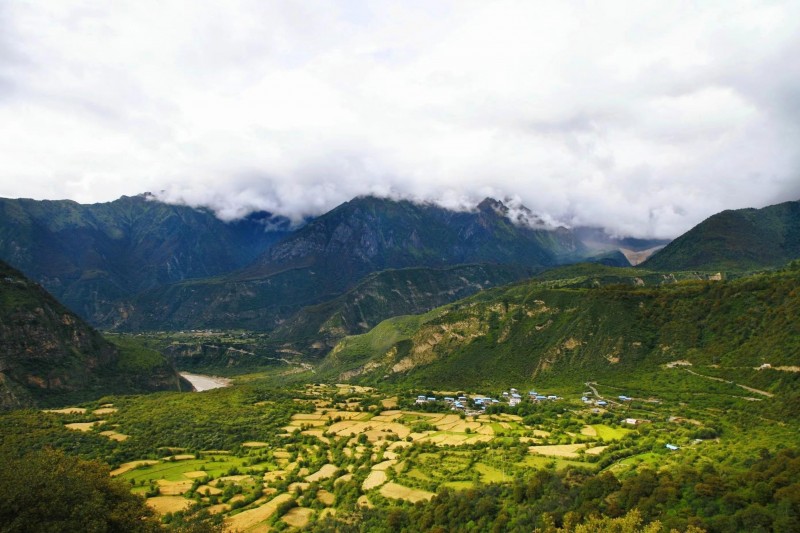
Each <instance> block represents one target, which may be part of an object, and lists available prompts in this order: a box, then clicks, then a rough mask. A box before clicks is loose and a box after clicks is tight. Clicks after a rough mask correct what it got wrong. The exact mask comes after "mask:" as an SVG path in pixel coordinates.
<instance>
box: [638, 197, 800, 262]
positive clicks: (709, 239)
mask: <svg viewBox="0 0 800 533" xmlns="http://www.w3.org/2000/svg"><path fill="white" fill-rule="evenodd" d="M797 258H800V201H794V202H784V203H781V204H777V205H771V206H768V207H764V208H762V209H752V208H750V209H736V210H727V211H722V212H721V213H717V214H716V215H713V216H711V217H709V218H707V219H706V220H704V221H703V222H701V223H700V224H698V225H697V226H695V227H694V228H692V229H691V230H689V231H688V232H686V233H684V234H683V235H681V236H680V237H678V238H677V239H675V240H674V241H672V242H671V243H670V244H668V245H667V246H666V247H665V248H664V249H663V250H661V251H659V252H657V253H656V254H655V255H653V256H652V257H651V258H650V259H648V260H647V261H645V262H644V263H643V264H642V265H641V266H642V267H643V268H647V269H650V270H694V269H697V270H722V271H725V270H733V271H741V270H752V269H759V268H770V267H777V266H780V265H783V264H785V263H786V262H787V261H790V260H792V259H797Z"/></svg>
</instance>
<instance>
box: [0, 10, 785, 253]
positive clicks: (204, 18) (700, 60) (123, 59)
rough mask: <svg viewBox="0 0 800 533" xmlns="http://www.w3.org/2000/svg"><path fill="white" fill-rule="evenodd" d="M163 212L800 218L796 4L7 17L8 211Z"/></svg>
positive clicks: (665, 225) (604, 219) (598, 219)
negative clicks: (477, 209) (145, 205)
mask: <svg viewBox="0 0 800 533" xmlns="http://www.w3.org/2000/svg"><path fill="white" fill-rule="evenodd" d="M145 191H152V192H154V193H159V194H160V196H161V197H162V198H164V199H167V200H169V201H179V202H185V203H189V204H192V205H209V206H211V207H213V208H214V209H215V210H216V211H217V212H218V214H219V215H220V216H221V217H223V218H233V217H236V216H241V215H242V214H244V213H246V212H248V211H249V210H252V209H267V210H270V211H273V212H277V213H281V214H286V215H289V216H292V217H301V216H305V215H313V214H319V213H321V212H324V211H325V210H328V209H330V208H332V207H334V206H336V205H338V204H339V203H341V202H343V201H346V200H348V199H350V198H352V197H353V196H355V195H358V194H365V193H373V194H380V195H394V196H398V197H407V198H414V199H421V200H433V201H437V202H439V203H442V204H444V205H448V206H469V205H470V204H474V203H476V202H477V201H479V200H480V199H482V198H483V197H485V196H487V195H490V196H494V197H497V198H501V199H502V198H505V197H509V198H514V199H516V200H517V201H521V202H523V203H524V204H525V205H527V206H528V207H530V208H531V209H533V210H534V211H536V212H538V213H541V214H543V215H545V216H547V217H550V218H552V219H553V220H557V221H560V222H563V223H567V224H571V225H578V224H596V225H602V226H606V227H608V228H610V229H611V230H613V231H615V232H617V233H618V234H624V235H635V236H659V237H674V236H676V235H677V234H680V233H682V232H683V231H685V230H687V229H689V228H690V227H692V226H693V225H695V224H696V223H698V222H700V221H701V220H703V219H704V218H705V217H707V216H709V215H711V214H713V213H715V212H718V211H721V210H723V209H727V208H740V207H748V206H751V207H761V206H764V205H768V204H772V203H777V202H780V201H785V200H797V199H800V2H798V1H797V0H791V1H786V2H769V1H763V0H762V1H757V2H737V1H731V0H725V1H722V2H663V1H652V2H648V1H642V0H636V1H632V2H612V1H608V2H605V1H604V2H588V1H586V2H578V1H575V2H567V1H563V0H558V1H553V2H542V1H531V0H524V1H519V2H515V1H496V2H495V1H492V2H489V1H486V0H479V1H475V2H471V1H466V0H454V1H452V2H447V1H437V0H420V1H407V0H404V1H394V2H379V1H370V2H360V1H340V2H335V1H331V2H317V1H307V2H304V1H286V2H281V1H277V0H268V1H262V0H254V1H252V2H250V1H225V2H222V1H219V2H212V1H201V0H187V1H169V0H157V1H151V0H115V1H114V2H107V1H96V2H93V1H72V0H57V1H50V0H39V1H37V0H28V1H23V0H4V1H0V196H4V197H28V198H38V199H45V198H46V199H62V198H70V199H74V200H77V201H79V202H83V203H86V202H99V201H109V200H113V199H115V198H117V197H119V196H121V195H123V194H127V195H133V194H138V193H142V192H145ZM160 191H163V192H161V193H160Z"/></svg>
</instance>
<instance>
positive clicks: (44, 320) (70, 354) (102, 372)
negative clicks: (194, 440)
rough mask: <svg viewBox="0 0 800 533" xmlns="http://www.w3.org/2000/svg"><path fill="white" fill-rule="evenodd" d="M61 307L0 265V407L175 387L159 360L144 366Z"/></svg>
mask: <svg viewBox="0 0 800 533" xmlns="http://www.w3.org/2000/svg"><path fill="white" fill-rule="evenodd" d="M141 355H142V354H141V353H138V352H137V351H136V350H135V349H133V350H131V349H127V350H122V349H120V348H118V347H117V346H115V345H114V344H112V343H110V342H108V341H107V340H105V339H104V338H103V337H102V335H100V334H99V333H98V332H97V331H95V330H94V329H92V328H91V327H90V326H88V325H87V324H86V323H85V322H83V320H81V319H80V318H79V317H77V316H76V315H75V314H73V313H72V312H71V311H69V310H68V309H67V308H65V307H64V306H63V305H61V304H60V303H59V302H58V301H56V300H55V299H54V298H53V297H52V296H50V295H49V294H48V293H47V292H46V291H45V290H44V289H43V288H42V287H40V286H39V285H37V284H36V283H34V282H32V281H30V280H29V279H27V278H26V277H24V276H23V275H22V274H21V273H20V272H19V271H17V270H15V269H13V268H11V267H9V266H8V265H6V264H5V263H2V262H0V408H6V409H7V408H14V407H20V406H26V405H34V404H37V403H45V404H46V403H49V402H51V401H57V399H58V398H59V397H64V398H66V397H69V396H70V395H72V396H75V397H77V396H80V395H82V394H83V393H86V394H91V393H92V391H95V392H97V393H98V394H99V393H103V392H134V391H145V390H159V389H177V387H178V381H177V379H178V378H177V376H176V374H175V371H174V370H173V369H172V368H171V366H170V365H169V364H168V363H167V362H166V361H165V360H164V359H163V357H160V356H154V355H153V354H148V358H149V360H148V361H147V363H146V364H138V365H132V364H131V363H132V362H133V361H137V360H138V361H141V360H142V357H141Z"/></svg>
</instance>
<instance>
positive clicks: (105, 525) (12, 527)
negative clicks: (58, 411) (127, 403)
mask: <svg viewBox="0 0 800 533" xmlns="http://www.w3.org/2000/svg"><path fill="white" fill-rule="evenodd" d="M0 524H2V525H1V526H0V530H2V531H3V532H27V531H30V532H51V531H52V532H61V531H84V532H95V531H96V532H106V531H120V532H122V531H126V532H128V531H130V532H155V531H160V526H159V523H158V521H157V520H156V518H155V517H154V514H153V511H152V510H150V508H148V507H147V505H145V502H144V500H143V499H142V498H141V497H139V496H136V495H134V494H131V492H130V487H129V486H128V485H127V484H125V483H124V482H122V481H120V480H115V479H112V478H111V477H109V470H108V467H107V466H105V465H103V464H102V463H99V462H96V461H84V460H82V459H78V458H76V457H70V456H67V455H65V454H64V453H63V452H60V451H56V450H51V449H47V450H43V451H36V452H32V453H29V454H27V455H26V456H24V457H22V458H1V459H0Z"/></svg>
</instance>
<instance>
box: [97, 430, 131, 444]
mask: <svg viewBox="0 0 800 533" xmlns="http://www.w3.org/2000/svg"><path fill="white" fill-rule="evenodd" d="M100 434H101V435H103V436H104V437H108V438H109V439H111V440H115V441H117V442H122V441H125V440H128V435H123V434H122V433H117V432H116V431H110V430H109V431H101V432H100Z"/></svg>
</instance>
